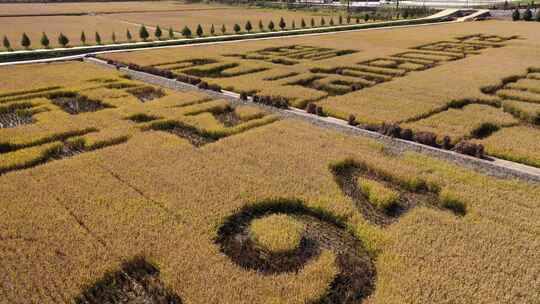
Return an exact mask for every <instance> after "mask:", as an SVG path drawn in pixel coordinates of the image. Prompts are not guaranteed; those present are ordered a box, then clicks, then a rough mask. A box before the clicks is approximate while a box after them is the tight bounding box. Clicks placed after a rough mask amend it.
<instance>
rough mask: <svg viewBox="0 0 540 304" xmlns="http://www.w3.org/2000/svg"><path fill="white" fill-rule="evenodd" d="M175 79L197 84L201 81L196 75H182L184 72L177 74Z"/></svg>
mask: <svg viewBox="0 0 540 304" xmlns="http://www.w3.org/2000/svg"><path fill="white" fill-rule="evenodd" d="M176 80H177V81H180V82H185V83H189V84H192V85H197V84H199V83H200V82H201V79H200V78H198V77H193V76H189V75H184V74H181V75H178V76H177V77H176Z"/></svg>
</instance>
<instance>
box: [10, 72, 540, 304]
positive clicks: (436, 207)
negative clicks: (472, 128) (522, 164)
mask: <svg viewBox="0 0 540 304" xmlns="http://www.w3.org/2000/svg"><path fill="white" fill-rule="evenodd" d="M19 69H20V70H22V71H25V72H27V73H31V74H32V75H36V78H39V79H41V81H42V82H43V84H42V86H41V87H46V86H47V85H48V83H49V82H55V83H56V84H57V85H58V86H60V88H58V89H57V91H60V92H66V91H68V90H69V91H73V92H77V93H78V94H80V95H84V94H89V93H90V92H92V91H95V90H100V92H99V94H95V95H94V96H93V97H92V98H98V96H101V97H102V98H103V99H102V102H104V103H108V104H110V105H112V106H114V108H107V109H102V110H100V111H96V112H86V113H80V114H77V115H70V114H68V113H66V112H64V111H63V110H61V108H58V107H57V106H54V105H52V103H51V102H50V101H44V100H41V101H40V102H43V103H44V105H45V106H46V107H48V111H47V112H42V113H39V114H35V115H34V117H35V118H36V122H35V123H33V124H29V125H24V126H18V127H16V128H10V129H0V139H2V140H5V139H9V144H4V145H0V146H1V147H2V149H1V151H0V160H1V163H2V165H4V164H7V162H8V161H10V160H14V163H15V164H17V165H25V166H28V165H26V164H27V162H28V161H30V162H32V161H36V159H37V160H39V161H42V159H40V158H39V157H53V158H54V160H53V161H50V162H47V163H41V164H40V165H39V166H34V167H32V168H28V169H25V170H22V168H21V167H18V168H16V169H13V170H11V171H10V172H4V173H3V174H2V175H0V201H1V202H5V203H2V204H0V214H1V215H2V221H1V223H0V259H1V260H2V263H1V264H0V268H1V269H2V271H1V272H0V278H1V282H3V283H4V284H2V285H0V294H1V295H2V299H5V300H6V301H7V302H9V303H21V302H31V303H32V302H35V303H70V302H88V303H103V302H107V301H112V300H111V299H114V298H115V297H116V298H123V299H145V300H147V301H154V303H160V302H159V301H166V303H181V302H182V303H212V302H220V303H269V302H286V303H305V302H310V301H318V300H320V301H327V302H337V303H343V302H349V301H356V302H367V303H400V302H401V301H402V299H403V298H407V299H410V300H411V301H412V302H414V303H440V302H443V301H445V300H447V299H448V298H449V297H451V298H459V299H462V300H463V301H465V302H470V303H476V302H482V301H487V302H497V301H498V299H500V298H501V297H505V298H506V299H509V301H511V302H515V301H521V300H524V301H528V302H535V301H536V300H537V299H538V294H537V293H536V292H535V291H536V288H535V287H536V286H537V285H539V284H540V282H538V280H537V279H535V278H536V277H535V274H536V273H538V271H540V269H539V265H538V263H536V261H537V252H538V251H539V250H538V249H539V248H537V247H538V246H537V243H535V241H534V237H531V235H535V234H538V233H539V232H540V231H539V230H538V227H537V222H538V217H540V213H539V212H538V211H537V208H535V207H536V206H537V205H538V203H539V202H538V197H540V187H538V186H537V185H533V184H528V183H523V182H518V181H515V180H504V179H496V178H491V177H486V176H484V175H481V174H479V173H473V172H471V171H469V170H466V169H463V168H459V167H457V166H456V165H450V164H448V163H445V162H443V161H440V160H434V159H432V158H429V157H426V156H421V155H418V154H415V153H405V154H402V155H391V154H388V153H386V152H385V151H384V149H382V148H381V145H380V144H377V143H376V142H374V141H372V140H369V139H365V138H360V137H355V136H350V135H344V134H341V133H337V132H335V131H332V130H325V129H321V128H319V127H316V126H313V125H311V124H308V123H306V122H301V121H297V120H293V119H282V120H279V121H275V119H274V118H272V116H271V115H268V114H266V113H265V112H262V111H257V110H256V109H255V108H253V107H248V108H245V107H237V108H232V107H231V106H230V105H229V104H228V103H227V102H226V101H220V100H213V101H208V100H205V99H204V98H202V99H201V97H202V96H198V95H190V94H188V93H177V92H172V91H169V90H166V89H163V92H164V93H165V96H163V97H158V98H156V99H153V100H150V101H147V102H144V103H143V102H141V101H140V100H139V99H137V98H135V97H134V96H133V95H131V94H130V93H128V92H127V90H129V89H131V88H133V87H137V86H139V87H143V86H145V85H144V84H142V83H139V82H137V81H134V80H128V79H124V78H121V75H120V74H119V73H118V72H116V71H113V70H107V69H103V70H100V69H96V70H95V71H93V70H94V69H95V67H94V66H91V65H87V64H83V63H77V62H75V63H62V64H54V65H33V66H20V67H10V68H1V70H2V71H3V75H4V78H5V79H7V80H8V81H7V82H2V84H0V94H5V95H11V96H24V94H22V93H21V94H18V93H17V92H23V93H24V92H29V91H32V90H31V87H30V86H27V85H25V84H24V82H19V87H18V88H17V89H16V90H13V89H9V88H11V86H12V82H13V81H16V80H17V79H20V78H18V77H20V74H19V73H21V72H20V71H19ZM34 69H35V70H34ZM37 71H40V72H41V73H37ZM70 71H71V73H74V74H76V75H79V76H78V79H66V80H65V81H63V80H62V81H60V80H56V81H55V79H62V77H65V74H67V73H70ZM99 71H101V72H100V73H98V72H99ZM97 74H99V75H97ZM34 81H37V80H34ZM118 82H122V83H128V84H131V85H133V86H128V87H124V85H118V86H110V85H111V84H113V83H118ZM106 86H109V87H110V88H109V89H107V87H106ZM114 87H116V88H114ZM5 88H8V89H5ZM119 88H120V89H119ZM156 89H157V88H156ZM117 91H120V93H118V92H117ZM46 92H47V91H44V92H42V94H46ZM107 92H108V93H107ZM116 93H118V94H116ZM33 94H35V93H33ZM170 96H174V98H171V97H170ZM42 98H45V99H48V98H47V95H44V97H42ZM164 98H168V100H166V101H163V100H162V99H164ZM122 100H125V101H126V103H125V104H124V105H123V104H122V102H121V101H122ZM162 101H163V102H162ZM175 101H176V103H175ZM12 102H13V101H12ZM15 102H19V101H15ZM20 102H23V101H22V100H21V101H20ZM261 119H262V120H261ZM249 123H251V124H250V125H249V126H248V125H246V124H249ZM255 125H257V126H255ZM38 126H39V128H38ZM87 127H93V129H92V128H88V129H85V128H87ZM227 130H230V131H227ZM503 130H506V129H503ZM188 133H189V134H188ZM179 135H180V136H179ZM187 135H190V136H192V137H189V138H186V136H187ZM209 135H211V136H209ZM124 136H128V138H125V137H124ZM214 136H222V137H219V138H218V137H214ZM197 138H198V139H199V140H201V138H203V139H211V141H210V142H207V143H205V144H204V145H200V146H197V145H195V144H193V143H192V141H193V140H196V139H197ZM105 146H106V147H105ZM87 150H88V151H87ZM90 150H91V151H90ZM44 151H45V152H47V153H45V152H44ZM15 154H17V157H11V155H15ZM360 180H369V181H370V182H369V183H370V184H377V185H379V186H381V187H383V188H384V189H385V191H382V192H381V191H377V192H376V193H377V197H378V198H379V197H386V195H385V194H384V193H389V192H387V191H390V192H392V197H393V198H395V197H396V196H397V197H398V199H397V202H398V204H397V206H396V207H394V208H390V209H384V210H382V209H379V208H375V207H374V206H373V205H372V203H370V199H369V198H366V197H365V196H364V194H363V193H362V192H361V188H360V186H359V181H360ZM21 185H24V191H22V188H21ZM372 191H373V190H372ZM381 193H382V194H381ZM371 196H372V195H370V196H369V197H371ZM373 200H374V199H373ZM374 201H375V200H374ZM276 215H286V217H287V219H293V221H294V222H295V223H301V225H302V227H303V229H298V230H297V229H296V228H293V227H292V226H288V225H287V224H285V225H284V227H285V228H284V229H285V230H287V229H293V230H294V231H295V232H294V236H295V237H294V239H293V240H292V242H288V245H289V247H287V248H290V249H292V250H289V251H286V252H282V251H279V250H278V251H273V250H272V249H270V250H268V249H266V248H263V249H261V248H260V247H257V245H255V246H253V244H254V243H253V242H254V241H255V240H256V239H257V238H255V239H253V238H252V236H250V234H249V233H250V227H251V226H250V224H254V223H257V222H259V223H261V222H263V224H264V222H266V221H267V220H269V219H272V218H273V217H275V216H276ZM262 226H263V229H259V230H258V231H257V233H256V234H257V235H258V236H259V237H260V236H261V235H264V234H265V233H267V232H268V231H266V230H267V229H268V228H267V227H265V225H262ZM294 227H296V226H294ZM256 230H257V229H256ZM266 236H267V237H271V238H272V236H276V235H275V234H274V235H266ZM273 240H275V239H273ZM270 244H274V245H275V243H272V241H271V242H270ZM270 247H271V246H270ZM278 248H283V247H278ZM515 248H519V250H515ZM471 253H474V254H471ZM510 253H511V254H510ZM508 273H512V274H513V275H512V280H508ZM341 278H344V281H341ZM343 282H345V283H343ZM426 290H437V292H426ZM358 291H361V293H360V292H358ZM156 301H157V302H156Z"/></svg>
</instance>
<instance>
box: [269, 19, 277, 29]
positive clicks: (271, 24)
mask: <svg viewBox="0 0 540 304" xmlns="http://www.w3.org/2000/svg"><path fill="white" fill-rule="evenodd" d="M275 27H276V26H275V25H274V21H272V20H270V22H269V23H268V29H269V30H270V31H273V30H274V28H275Z"/></svg>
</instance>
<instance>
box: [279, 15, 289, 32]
mask: <svg viewBox="0 0 540 304" xmlns="http://www.w3.org/2000/svg"><path fill="white" fill-rule="evenodd" d="M286 26H287V24H286V23H285V19H283V17H281V19H279V28H281V30H284V29H285V27H286Z"/></svg>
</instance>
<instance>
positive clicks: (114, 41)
mask: <svg viewBox="0 0 540 304" xmlns="http://www.w3.org/2000/svg"><path fill="white" fill-rule="evenodd" d="M111 40H112V42H113V43H116V34H115V33H114V32H113V33H112V35H111Z"/></svg>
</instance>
